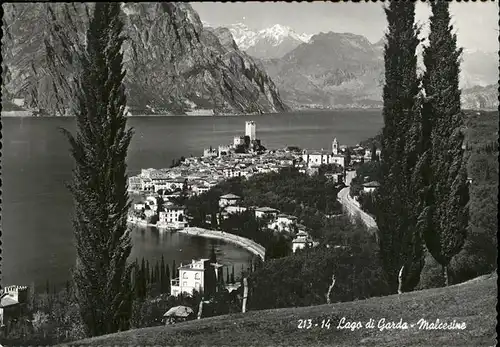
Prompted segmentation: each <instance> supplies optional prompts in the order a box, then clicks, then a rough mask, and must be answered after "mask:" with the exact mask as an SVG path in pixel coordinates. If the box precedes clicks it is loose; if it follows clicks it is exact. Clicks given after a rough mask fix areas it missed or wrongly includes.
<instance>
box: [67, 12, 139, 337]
mask: <svg viewBox="0 0 500 347" xmlns="http://www.w3.org/2000/svg"><path fill="white" fill-rule="evenodd" d="M122 29H123V23H122V21H121V19H120V5H119V4H118V3H98V4H96V5H95V8H94V12H93V17H92V19H91V22H90V26H89V29H88V31H87V47H86V51H85V53H84V54H82V55H80V59H81V65H82V72H81V74H80V76H79V78H78V79H77V85H78V88H76V90H77V94H76V95H75V100H76V102H75V104H76V106H75V108H74V113H75V115H76V121H77V129H78V130H77V134H76V137H74V136H73V135H72V134H70V133H69V132H68V131H64V132H65V134H66V135H67V137H68V138H69V142H70V145H71V152H72V155H73V157H74V159H75V162H76V165H75V169H74V172H73V175H74V177H73V182H72V183H71V185H70V189H71V192H72V194H73V197H74V202H75V219H74V234H75V239H76V253H77V262H76V268H75V271H74V281H75V287H76V296H77V298H78V305H79V308H80V313H81V315H82V319H83V321H84V322H85V325H86V328H87V333H88V334H89V335H91V336H95V335H102V334H106V333H113V332H116V331H118V330H123V329H127V328H128V322H129V317H130V310H131V288H130V272H131V267H130V266H128V265H127V263H126V262H127V258H128V256H129V255H130V251H131V248H132V245H131V241H130V235H129V232H130V231H129V229H128V228H127V212H128V209H129V207H130V201H129V198H128V193H127V174H126V163H125V159H126V155H127V150H128V146H129V144H130V140H131V138H132V130H130V129H128V130H127V129H126V116H125V115H124V108H125V105H126V100H125V89H124V86H123V78H124V75H125V72H124V71H123V69H122V61H123V56H122V53H121V47H122V42H123V40H124V39H123V36H122Z"/></svg>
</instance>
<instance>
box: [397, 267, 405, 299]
mask: <svg viewBox="0 0 500 347" xmlns="http://www.w3.org/2000/svg"><path fill="white" fill-rule="evenodd" d="M403 269H404V265H403V266H402V267H401V270H399V275H398V282H399V283H398V294H401V293H403V290H402V287H403Z"/></svg>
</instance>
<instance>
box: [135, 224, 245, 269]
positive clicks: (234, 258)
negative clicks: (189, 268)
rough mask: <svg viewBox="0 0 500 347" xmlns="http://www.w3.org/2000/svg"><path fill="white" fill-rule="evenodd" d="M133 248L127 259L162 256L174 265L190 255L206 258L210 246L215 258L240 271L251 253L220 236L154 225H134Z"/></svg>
mask: <svg viewBox="0 0 500 347" xmlns="http://www.w3.org/2000/svg"><path fill="white" fill-rule="evenodd" d="M131 238H132V243H133V245H134V246H133V248H132V253H131V255H130V260H131V261H134V260H135V259H136V258H137V259H139V260H140V258H142V257H144V258H145V259H147V260H149V262H153V263H154V262H156V261H160V260H161V257H162V256H163V257H164V259H165V263H166V264H172V262H173V261H174V260H175V261H176V264H177V265H180V264H181V263H184V264H185V263H188V262H191V260H192V259H199V258H208V257H210V253H211V250H212V247H214V249H215V254H216V255H217V260H218V261H219V262H220V263H222V264H224V265H228V266H229V267H231V266H232V265H234V267H235V273H236V274H239V273H240V271H241V266H242V265H243V266H244V268H247V266H248V264H249V262H251V260H252V259H253V258H254V255H253V254H251V253H248V252H246V251H245V250H244V249H242V248H239V247H237V246H235V245H232V244H226V243H224V242H222V241H220V240H215V239H207V238H203V237H198V236H190V235H186V234H182V233H178V232H169V231H160V230H158V229H157V228H150V227H148V228H138V227H136V228H134V229H133V230H132V234H131Z"/></svg>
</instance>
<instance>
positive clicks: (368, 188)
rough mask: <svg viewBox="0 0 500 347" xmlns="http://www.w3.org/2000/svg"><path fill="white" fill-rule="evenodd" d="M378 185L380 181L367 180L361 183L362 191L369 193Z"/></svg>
mask: <svg viewBox="0 0 500 347" xmlns="http://www.w3.org/2000/svg"><path fill="white" fill-rule="evenodd" d="M378 187H380V183H378V182H375V181H373V182H368V183H363V192H365V193H371V192H373V191H374V190H375V189H377V188H378Z"/></svg>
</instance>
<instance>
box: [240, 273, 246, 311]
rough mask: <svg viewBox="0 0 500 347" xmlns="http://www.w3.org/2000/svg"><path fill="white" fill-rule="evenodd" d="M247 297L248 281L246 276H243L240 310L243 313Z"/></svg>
mask: <svg viewBox="0 0 500 347" xmlns="http://www.w3.org/2000/svg"><path fill="white" fill-rule="evenodd" d="M247 297H248V281H247V278H246V277H245V278H243V305H242V307H241V312H242V313H245V312H246V310H247Z"/></svg>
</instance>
